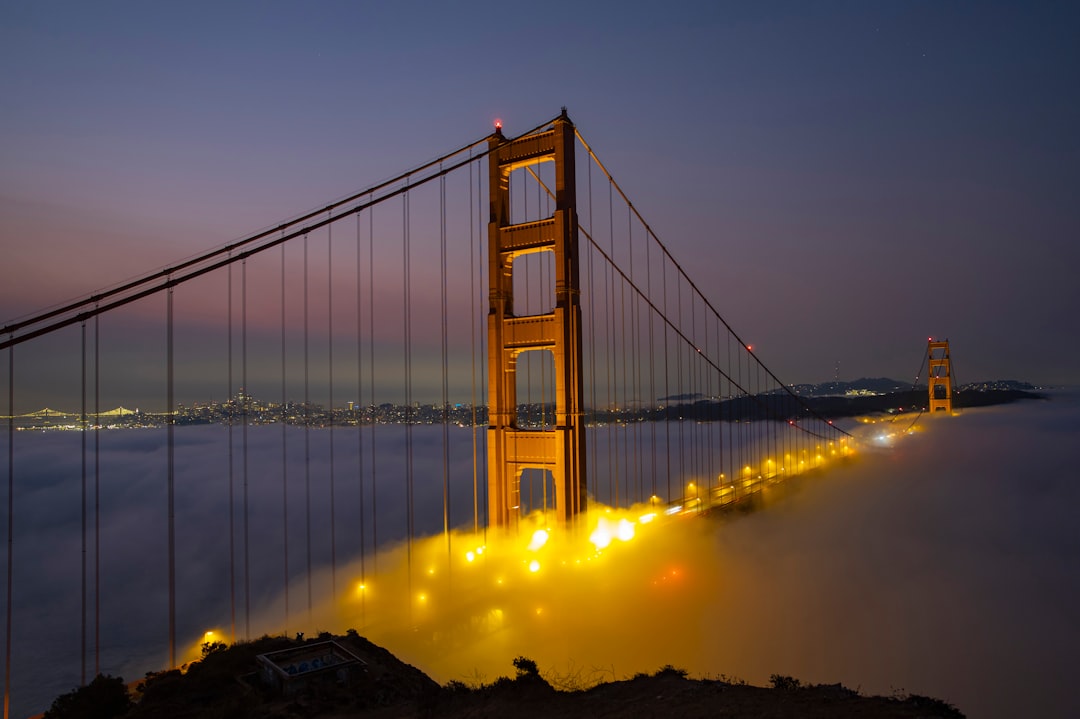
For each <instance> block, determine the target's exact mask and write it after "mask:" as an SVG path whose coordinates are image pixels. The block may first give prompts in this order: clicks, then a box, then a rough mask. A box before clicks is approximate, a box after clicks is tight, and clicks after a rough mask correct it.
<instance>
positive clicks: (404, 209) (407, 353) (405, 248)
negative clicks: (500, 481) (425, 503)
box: [401, 193, 414, 622]
mask: <svg viewBox="0 0 1080 719" xmlns="http://www.w3.org/2000/svg"><path fill="white" fill-rule="evenodd" d="M401 234H402V243H401V248H402V263H403V266H404V272H403V274H404V282H403V283H402V292H403V295H404V297H403V301H404V305H405V337H404V348H403V349H404V359H405V524H406V533H407V535H408V536H407V538H406V556H407V559H408V586H409V618H410V622H411V620H412V605H413V597H412V550H413V546H412V543H413V530H414V527H413V454H412V450H413V447H412V422H413V415H412V305H411V300H412V288H411V287H410V286H409V282H410V280H411V279H412V278H411V272H410V269H411V268H410V265H409V195H408V193H405V194H403V195H402V196H401Z"/></svg>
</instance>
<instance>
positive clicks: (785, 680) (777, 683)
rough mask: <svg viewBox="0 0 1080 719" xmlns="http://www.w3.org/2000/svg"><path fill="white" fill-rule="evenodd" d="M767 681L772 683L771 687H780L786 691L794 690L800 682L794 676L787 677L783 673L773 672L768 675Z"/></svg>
mask: <svg viewBox="0 0 1080 719" xmlns="http://www.w3.org/2000/svg"><path fill="white" fill-rule="evenodd" d="M769 683H770V684H772V688H773V689H780V690H782V691H786V692H790V691H794V690H796V689H798V688H799V686H800V685H801V682H800V681H799V680H798V679H796V678H795V677H789V676H786V675H784V674H773V675H772V676H770V677H769Z"/></svg>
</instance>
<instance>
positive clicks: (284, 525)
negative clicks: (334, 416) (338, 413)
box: [281, 245, 290, 631]
mask: <svg viewBox="0 0 1080 719" xmlns="http://www.w3.org/2000/svg"><path fill="white" fill-rule="evenodd" d="M285 344H286V333H285V245H282V246H281V537H282V545H283V549H282V553H281V564H282V572H283V575H284V576H283V577H282V578H283V579H284V581H285V627H284V628H285V630H286V631H288V628H289V584H290V581H289V442H288V439H289V432H288V428H289V402H288V394H287V387H286V380H285V378H286V376H287V375H286V372H285V369H286V365H285Z"/></svg>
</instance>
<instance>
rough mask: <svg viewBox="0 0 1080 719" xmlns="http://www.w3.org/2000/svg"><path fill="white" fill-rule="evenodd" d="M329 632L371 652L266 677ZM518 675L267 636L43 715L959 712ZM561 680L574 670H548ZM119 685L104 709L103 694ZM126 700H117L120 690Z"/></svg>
mask: <svg viewBox="0 0 1080 719" xmlns="http://www.w3.org/2000/svg"><path fill="white" fill-rule="evenodd" d="M329 640H333V641H334V642H336V643H337V644H338V645H339V646H340V647H342V648H344V649H346V650H348V651H349V652H351V653H352V654H354V655H355V656H356V657H358V658H359V659H360V660H362V662H363V663H364V664H363V666H362V668H360V669H359V670H357V671H352V672H351V673H349V674H348V675H347V676H335V675H334V674H333V673H332V672H331V673H327V674H323V675H321V678H319V679H318V680H312V681H309V682H307V683H304V684H303V685H300V687H299V688H297V687H296V686H294V687H293V689H292V695H291V696H286V695H285V694H284V693H283V691H282V689H281V688H278V687H272V686H269V685H267V684H264V682H263V680H262V679H261V678H260V673H259V671H258V668H259V664H258V662H257V660H256V657H257V656H258V655H260V654H265V653H267V652H274V651H281V650H288V649H291V648H301V649H300V650H301V651H303V647H305V646H308V645H311V644H312V643H313V642H325V641H329ZM514 666H515V668H516V670H517V671H516V674H517V676H516V678H514V679H509V678H506V677H502V678H500V679H497V680H495V681H494V682H493V683H491V684H485V685H481V686H476V687H469V686H466V685H464V684H462V683H460V682H451V683H450V684H448V685H447V686H445V687H440V686H439V685H438V684H436V683H435V682H434V681H432V680H431V679H430V678H429V677H428V676H427V675H425V674H424V673H423V672H421V671H420V670H418V669H416V668H415V667H412V666H409V665H408V664H405V663H404V662H401V661H400V660H398V659H397V658H396V657H394V656H393V655H392V654H390V652H388V651H386V650H385V649H383V648H381V647H379V646H376V645H375V644H372V643H371V642H369V641H368V640H367V639H364V638H363V637H360V636H358V635H357V634H356V632H353V631H350V632H349V633H348V634H347V635H346V636H344V637H331V636H330V635H326V634H324V635H321V636H320V637H319V638H318V639H316V640H309V642H303V641H299V640H290V639H287V638H283V637H263V638H262V639H259V640H256V641H254V642H249V643H239V644H236V645H234V646H232V647H229V648H225V646H224V645H221V644H215V645H208V646H206V647H204V657H203V659H202V660H201V661H198V662H193V663H192V664H190V665H188V666H187V667H186V671H181V670H172V671H166V672H159V673H154V674H149V675H147V678H146V680H145V681H143V682H140V683H139V684H138V685H137V688H136V690H135V694H134V698H135V700H136V703H135V704H133V705H130V706H126V701H125V700H124V698H123V695H122V693H123V691H124V684H123V682H122V681H121V680H119V679H109V678H101V677H99V678H98V679H96V680H95V681H94V682H93V683H92V684H91V685H90V686H88V687H84V688H83V689H80V690H76V691H74V692H72V693H69V694H65V695H63V696H62V697H58V698H57V700H56V702H54V704H53V708H52V709H50V711H49V712H46V714H45V717H46V718H47V719H74V717H95V718H96V719H113V718H121V717H122V718H123V719H135V718H141V717H154V718H155V719H225V718H228V719H245V718H248V717H260V718H261V717H266V718H267V719H294V718H295V719H308V718H312V719H314V718H322V719H351V718H356V719H360V718H363V719H384V718H389V717H415V718H417V719H421V718H425V719H426V718H427V717H449V718H450V719H481V718H485V717H491V718H492V719H494V718H495V717H507V716H512V717H515V719H533V718H536V719H539V718H540V717H551V716H558V717H560V719H585V718H586V717H619V719H627V718H633V717H670V716H678V717H689V718H693V717H718V716H726V717H777V718H783V717H801V718H806V719H817V718H820V719H825V718H826V717H829V718H839V719H843V718H845V717H850V718H852V719H863V718H867V717H897V718H904V717H910V718H914V717H922V718H924V719H935V718H945V717H950V718H952V717H963V714H961V713H960V712H959V711H957V710H956V709H955V708H953V707H952V706H950V705H948V704H946V703H944V702H942V701H939V700H936V699H929V698H926V697H918V696H906V697H892V698H886V697H864V696H860V695H859V694H858V693H857V692H855V691H852V690H850V689H846V688H844V687H842V686H841V685H839V684H834V685H817V686H805V687H804V686H801V684H800V682H799V681H798V680H796V679H793V678H791V677H785V676H775V675H774V676H773V677H772V685H773V686H772V687H771V688H765V687H756V686H750V685H748V684H746V683H745V682H741V681H739V680H730V679H729V680H704V679H689V678H687V676H686V673H685V672H683V671H681V670H678V669H674V668H672V667H664V668H663V669H661V670H659V671H658V672H656V673H655V674H652V675H645V674H639V675H637V676H635V677H634V678H633V679H628V680H625V681H615V682H610V683H606V684H600V685H598V686H594V687H591V688H588V689H579V688H574V687H570V688H563V689H556V688H555V687H553V686H552V684H551V683H549V681H548V680H547V679H545V678H544V677H542V676H541V675H540V673H539V671H537V667H536V664H535V662H533V661H531V660H529V659H526V658H523V657H519V658H518V659H516V660H514ZM552 681H554V682H555V683H556V684H559V685H560V686H563V685H566V684H572V683H573V678H572V677H571V678H563V680H562V681H559V678H558V677H554V678H552ZM109 692H112V693H114V694H116V693H119V694H120V696H119V697H110V699H111V700H112V701H110V702H109V704H108V705H109V706H110V707H114V708H113V709H111V710H109V711H108V713H105V712H103V711H102V709H103V708H104V706H105V701H104V699H103V697H104V696H105V694H107V693H109ZM116 699H119V701H118V702H117V701H115V700H116Z"/></svg>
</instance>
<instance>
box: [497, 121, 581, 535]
mask: <svg viewBox="0 0 1080 719" xmlns="http://www.w3.org/2000/svg"><path fill="white" fill-rule="evenodd" d="M489 147H490V149H491V153H490V154H489V155H488V168H489V172H490V179H489V183H490V184H489V186H490V193H491V217H490V221H489V223H488V262H489V268H490V277H491V287H490V309H489V311H488V353H489V361H488V368H489V369H488V384H489V388H490V392H489V400H488V402H489V406H488V523H489V524H490V525H493V526H506V525H509V524H511V523H513V522H514V521H516V519H517V517H518V516H519V513H520V511H521V510H520V507H521V473H522V470H524V469H542V470H547V471H550V472H551V474H552V478H553V480H554V486H555V510H556V513H557V514H558V517H559V520H560V521H561V522H563V523H566V522H570V521H572V520H573V518H574V516H575V515H577V514H578V513H579V512H581V511H583V510H584V509H585V487H586V481H585V422H584V415H583V411H582V410H583V405H582V398H583V396H584V393H583V391H582V376H581V368H582V352H581V286H580V281H579V272H578V225H577V192H576V189H575V183H574V178H575V174H574V125H573V123H571V122H570V118H568V117H567V116H566V111H565V109H564V110H563V113H562V115H561V116H560V117H559V118H558V119H556V120H555V122H554V126H553V127H552V128H551V129H550V130H546V131H543V132H537V133H535V134H532V135H527V136H525V137H521V138H518V139H516V140H507V139H506V138H504V137H503V136H502V132H501V131H499V130H496V133H495V135H494V136H492V138H491V139H490V140H489ZM537 162H554V163H555V214H554V216H552V217H550V218H548V219H545V220H539V221H537V222H526V223H521V224H510V173H511V172H513V171H514V170H516V169H520V168H523V167H527V166H529V165H533V164H535V163H537ZM530 252H553V253H554V255H555V258H554V265H555V272H554V275H555V277H554V280H555V307H554V310H553V311H552V312H548V313H545V314H539V315H529V316H519V315H516V314H514V274H513V269H514V266H513V262H514V258H515V257H518V256H521V255H525V254H527V253H530ZM535 350H543V351H548V352H551V353H552V356H553V360H554V369H555V426H554V429H551V430H537V431H533V430H523V429H518V427H517V358H518V355H519V354H521V353H522V352H527V351H535Z"/></svg>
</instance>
